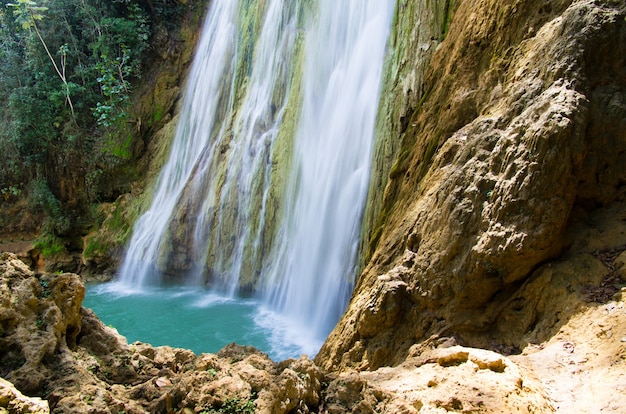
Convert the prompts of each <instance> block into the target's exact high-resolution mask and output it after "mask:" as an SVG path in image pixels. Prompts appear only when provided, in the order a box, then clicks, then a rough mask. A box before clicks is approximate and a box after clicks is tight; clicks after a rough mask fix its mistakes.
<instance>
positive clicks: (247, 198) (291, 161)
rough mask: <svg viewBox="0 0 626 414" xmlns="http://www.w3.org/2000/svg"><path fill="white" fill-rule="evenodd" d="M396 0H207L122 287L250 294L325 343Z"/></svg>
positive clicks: (346, 291) (358, 210) (347, 269)
mask: <svg viewBox="0 0 626 414" xmlns="http://www.w3.org/2000/svg"><path fill="white" fill-rule="evenodd" d="M394 9H395V0H384V1H383V0H368V1H366V0H340V1H337V0H317V1H310V0H301V1H289V2H285V1H283V0H266V1H262V2H255V1H252V0H239V1H235V0H213V1H212V2H211V7H210V10H209V13H208V14H207V17H206V21H205V24H204V28H203V33H202V36H201V40H200V44H199V46H198V49H197V51H196V54H195V57H194V62H193V65H192V69H191V72H190V76H189V80H188V85H187V89H186V92H185V96H184V104H183V108H182V111H181V114H180V118H179V120H178V124H177V130H176V134H175V137H174V140H173V143H172V149H171V153H170V157H169V159H168V161H167V163H166V164H165V166H164V168H163V170H162V172H161V174H160V175H159V178H158V180H157V183H156V186H155V190H154V195H153V201H152V204H151V207H150V208H149V209H148V211H147V212H146V213H145V214H144V215H143V216H142V217H141V218H140V219H139V220H138V221H137V223H136V224H135V226H134V228H133V236H132V239H131V241H130V245H129V247H128V250H127V254H126V257H125V259H124V262H123V265H122V267H121V269H120V275H119V280H120V282H121V283H123V284H125V285H128V286H132V287H136V288H141V286H143V285H147V284H157V283H160V282H161V281H163V280H170V279H171V280H180V281H186V282H188V283H189V282H191V283H203V284H205V285H207V286H209V287H211V288H213V289H215V290H217V291H220V292H222V293H223V294H228V295H233V294H235V293H237V292H249V293H251V294H254V295H257V296H258V297H260V298H262V299H263V301H264V303H266V304H267V308H268V309H270V310H271V311H272V312H274V313H276V314H279V315H282V316H284V317H285V318H286V319H287V320H288V321H289V323H291V324H293V325H300V326H306V327H307V329H306V332H307V333H308V334H309V335H310V338H304V339H303V340H304V341H305V342H315V341H319V339H320V338H321V339H323V337H325V336H326V335H327V334H328V332H329V331H330V329H331V328H332V326H333V325H334V324H335V323H336V322H337V320H338V318H339V316H340V315H341V312H343V310H344V309H345V307H346V306H347V301H348V299H349V295H350V293H351V291H352V288H353V285H354V278H355V264H356V255H357V253H358V252H357V249H358V245H359V240H358V239H359V231H360V225H361V216H362V212H363V207H364V203H365V199H366V192H367V187H368V179H369V169H370V168H369V167H370V158H371V149H372V146H373V138H374V136H373V135H374V132H373V131H374V123H375V117H376V110H377V108H378V95H379V87H380V83H381V73H382V65H383V60H384V53H385V45H386V41H387V37H388V32H389V28H390V25H391V19H392V16H393V11H394Z"/></svg>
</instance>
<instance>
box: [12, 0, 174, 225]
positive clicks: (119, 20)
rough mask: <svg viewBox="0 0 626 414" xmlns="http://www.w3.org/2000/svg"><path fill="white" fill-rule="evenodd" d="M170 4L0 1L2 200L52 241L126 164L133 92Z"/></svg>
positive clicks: (163, 0) (169, 18) (168, 20)
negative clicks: (29, 213) (33, 215)
mask: <svg viewBox="0 0 626 414" xmlns="http://www.w3.org/2000/svg"><path fill="white" fill-rule="evenodd" d="M182 8H183V5H182V4H179V2H178V1H176V0H12V1H2V3H0V62H1V63H2V64H1V65H0V104H1V106H0V108H1V109H0V111H2V114H1V116H2V119H3V122H1V123H0V152H1V153H2V155H3V160H2V162H1V163H0V201H1V202H4V203H9V202H11V201H14V200H17V199H22V200H23V199H28V200H29V203H28V205H29V208H30V209H33V210H36V211H39V212H40V213H41V214H42V216H44V217H46V221H45V223H44V229H43V232H44V233H46V234H48V235H49V236H52V237H55V236H57V235H63V234H64V233H66V232H68V231H69V230H70V228H72V227H75V226H76V220H78V217H81V216H84V213H85V211H88V206H89V205H90V203H93V202H96V201H100V199H101V198H102V197H104V196H103V195H102V194H99V193H98V191H97V190H96V188H97V186H94V185H93V183H94V182H95V181H97V180H98V178H99V177H101V176H102V175H103V174H104V173H105V172H106V171H110V170H111V169H115V168H118V167H119V166H120V165H124V164H128V163H129V161H130V158H132V150H131V145H132V141H133V134H134V131H135V130H136V128H135V126H134V125H133V124H134V123H136V122H137V120H136V119H134V115H133V113H132V106H131V105H130V104H131V97H132V91H133V88H134V87H135V86H136V85H137V84H138V82H139V81H140V79H141V76H142V68H144V67H145V65H146V63H147V62H148V61H149V60H150V57H151V56H153V54H154V53H155V51H154V50H151V47H150V40H151V39H152V38H153V37H154V34H155V31H156V30H157V27H159V26H160V27H163V26H167V25H172V24H176V23H177V21H178V20H177V19H179V18H180V16H181V14H182V13H183V10H182ZM0 224H2V223H0Z"/></svg>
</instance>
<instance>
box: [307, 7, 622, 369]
mask: <svg viewBox="0 0 626 414" xmlns="http://www.w3.org/2000/svg"><path fill="white" fill-rule="evenodd" d="M455 7H456V9H455V11H454V14H453V16H452V22H451V24H450V30H449V32H448V34H447V37H446V38H445V40H444V41H443V42H442V43H441V46H440V47H439V48H438V50H437V51H436V52H435V53H434V55H433V57H432V60H431V62H430V65H429V68H428V70H427V74H426V76H425V77H424V82H423V84H424V89H425V90H426V91H427V93H426V94H425V97H424V100H423V103H422V104H421V105H420V106H419V108H417V109H416V110H415V112H414V113H413V114H412V116H411V118H410V120H409V122H408V123H407V124H406V125H407V126H406V130H405V131H404V132H403V133H402V135H401V140H402V145H401V148H400V149H399V150H398V153H399V155H398V157H397V158H396V160H395V165H394V166H393V168H392V171H390V174H389V177H388V180H387V182H386V186H385V193H384V197H383V199H382V207H381V211H382V213H381V214H380V215H379V220H378V221H379V223H380V226H379V230H380V232H374V231H373V230H372V231H370V233H369V234H368V235H367V236H368V238H369V241H370V246H371V247H372V248H375V250H374V251H373V253H372V255H371V260H370V261H369V262H368V263H367V265H366V266H365V269H364V271H363V273H362V274H361V275H360V277H359V280H358V283H357V286H356V288H355V291H354V294H353V297H352V300H351V303H350V305H349V307H348V310H347V311H346V313H345V314H344V316H343V317H342V319H341V320H340V322H339V324H338V325H337V327H336V328H335V330H334V331H333V332H332V333H331V335H330V336H329V338H328V340H327V342H326V343H325V345H324V346H323V348H322V350H321V351H320V353H319V354H318V356H317V357H316V361H317V362H318V363H319V364H321V365H322V366H323V367H325V368H327V369H331V368H333V369H337V367H339V369H347V368H356V369H370V370H371V369H376V368H378V367H381V366H385V365H397V364H400V363H402V361H403V360H404V359H405V357H406V355H407V354H408V352H409V349H410V348H411V347H412V346H413V345H414V344H416V343H420V342H422V341H425V340H427V339H428V338H430V337H431V336H433V335H434V336H440V335H443V336H455V337H457V338H459V339H461V340H462V341H461V342H460V343H465V344H470V345H476V346H480V347H492V346H493V347H494V348H493V349H500V350H502V352H507V353H508V352H513V353H515V352H520V349H521V347H522V346H524V339H523V337H524V334H523V333H521V329H520V330H517V329H516V335H517V339H516V340H513V339H512V337H511V335H509V336H507V340H504V337H503V335H504V336H505V334H504V331H505V326H504V323H502V324H500V323H499V320H498V317H499V315H503V318H506V317H508V316H509V315H512V314H511V313H507V312H504V311H502V308H503V307H505V306H507V305H506V304H507V303H508V304H510V305H511V307H512V308H514V306H513V305H512V302H507V300H517V301H518V302H519V301H520V300H522V299H525V302H526V303H530V302H532V301H535V300H538V298H532V299H529V298H522V295H520V296H519V299H512V298H513V297H514V296H516V295H515V293H516V291H517V290H518V289H520V288H521V287H523V286H525V283H526V282H527V281H529V280H531V279H532V278H534V275H535V273H534V272H535V271H537V269H538V268H541V266H542V265H543V264H546V263H550V262H552V261H556V260H557V259H561V260H564V259H567V258H568V251H570V250H569V249H572V248H574V247H575V245H576V243H580V242H579V240H583V239H582V237H584V236H582V235H580V234H575V237H581V239H578V238H572V237H571V236H572V235H574V233H572V231H571V230H572V229H573V226H575V225H577V224H576V223H581V225H584V224H585V220H586V219H585V217H584V215H585V214H590V213H591V212H593V211H594V209H598V208H601V207H605V208H608V207H609V206H611V205H623V204H624V203H625V201H624V200H625V196H626V194H625V193H624V186H623V185H622V184H620V183H621V182H624V181H625V180H626V164H624V163H623V162H621V161H619V160H618V158H619V157H618V156H617V155H616V154H623V153H624V152H626V125H625V124H624V119H626V118H625V116H624V114H626V104H625V101H624V96H626V76H625V74H626V72H625V69H624V68H625V67H626V66H625V65H624V56H626V6H625V5H624V4H623V2H613V1H609V0H603V1H599V2H598V1H595V2H594V1H588V0H573V1H557V0H555V1H550V2H548V3H546V2H543V1H535V0H530V1H525V2H516V3H515V4H514V5H512V4H509V3H505V2H498V1H495V0H486V1H477V2H473V1H469V2H460V3H458V5H457V6H455ZM398 30H399V33H403V34H404V35H407V36H408V34H409V33H411V31H412V30H413V27H412V26H407V27H405V28H400V29H398ZM608 45H611V46H608ZM581 212H582V213H581ZM584 240H588V239H584ZM624 244H626V239H624V236H623V235H622V236H621V240H616V241H615V244H614V245H613V246H610V247H612V248H615V247H616V246H619V245H624ZM580 253H581V254H582V252H580ZM584 253H585V254H588V255H589V254H591V255H593V252H592V251H589V250H587V251H585V252H584ZM580 257H582V256H580ZM581 263H586V264H585V266H587V267H589V266H594V265H592V264H591V263H590V262H581ZM395 275H400V279H401V280H402V282H403V284H404V285H403V287H402V293H401V294H391V292H392V290H390V289H388V288H384V289H383V288H381V276H382V277H383V278H390V279H391V278H394V277H395ZM597 282H598V281H597V280H596V283H597ZM576 283H580V285H578V286H576V285H572V286H570V287H569V289H570V290H574V291H576V290H578V289H580V288H582V287H583V286H582V284H583V283H585V282H583V280H582V279H579V280H577V282H576ZM602 283H605V282H602ZM606 283H608V282H606ZM606 283H605V285H606ZM540 286H542V288H543V289H544V290H545V291H546V295H547V297H549V295H550V292H551V290H550V289H548V288H547V287H549V285H545V284H544V285H540ZM600 289H604V291H602V292H599V291H598V292H599V293H598V294H597V295H596V296H597V297H604V298H606V297H608V298H610V296H611V295H609V294H608V293H610V292H611V291H612V292H615V290H612V289H614V288H608V287H607V286H604V285H603V286H601V287H600ZM565 293H567V291H566V292H565ZM568 294H569V293H568ZM598 295H599V296H598ZM542 300H543V299H542ZM545 300H546V302H545V303H546V304H547V303H548V302H547V301H548V299H547V298H546V299H545ZM577 303H578V302H577ZM391 304H393V306H391ZM537 305H539V303H537ZM394 306H397V307H398V309H401V311H399V312H398V311H396V310H394ZM532 306H533V305H531V307H532ZM542 306H543V305H542ZM384 309H389V310H390V313H389V319H385V317H383V315H385V311H384ZM518 313H519V314H520V317H524V318H526V319H525V320H524V326H525V327H526V328H528V329H530V330H531V331H532V330H533V329H534V328H535V327H536V326H537V324H541V323H542V321H543V319H542V318H544V317H545V318H549V314H548V313H535V314H534V316H533V315H531V314H530V313H524V312H518ZM394 315H396V316H394ZM500 327H501V328H502V329H500ZM494 329H495V330H496V331H497V332H494V333H492V331H493V330H494ZM544 339H545V338H544ZM490 340H491V341H492V343H491V344H490V343H489V341H490Z"/></svg>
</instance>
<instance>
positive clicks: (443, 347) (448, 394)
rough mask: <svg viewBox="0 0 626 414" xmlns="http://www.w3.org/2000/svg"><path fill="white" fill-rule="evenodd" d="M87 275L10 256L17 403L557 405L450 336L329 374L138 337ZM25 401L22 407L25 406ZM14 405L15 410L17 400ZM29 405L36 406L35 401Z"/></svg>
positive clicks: (432, 408)
mask: <svg viewBox="0 0 626 414" xmlns="http://www.w3.org/2000/svg"><path fill="white" fill-rule="evenodd" d="M83 296H84V286H83V284H82V283H81V280H80V278H79V277H78V276H76V275H74V274H70V273H66V274H61V275H36V274H34V273H33V272H32V271H31V270H29V269H28V268H27V267H26V265H24V263H22V262H21V261H20V260H18V259H17V257H16V256H14V255H12V254H8V253H3V254H2V255H0V301H1V302H2V313H1V314H0V326H1V329H2V330H1V331H0V370H1V373H2V377H4V378H5V379H6V380H8V381H10V382H12V383H13V384H14V385H15V387H16V388H17V389H19V390H20V391H21V392H22V393H24V394H26V395H29V396H33V397H41V398H43V399H45V400H46V401H41V400H37V399H34V400H32V399H31V400H29V399H27V398H25V397H23V396H22V395H21V394H19V392H18V391H16V390H13V388H12V387H11V385H10V384H8V383H5V382H2V383H0V386H1V387H2V388H1V389H2V390H3V391H2V392H1V393H0V397H1V398H0V407H5V408H7V409H8V410H9V412H42V413H44V412H48V406H47V404H49V408H50V412H55V413H78V412H80V413H83V412H89V413H119V412H125V413H146V412H149V413H172V412H177V413H210V412H227V413H228V412H230V413H235V412H244V413H246V412H249V413H251V412H259V413H288V412H293V413H308V412H328V413H344V412H355V413H356V412H359V413H369V412H385V413H416V412H440V411H442V410H458V409H463V410H474V411H479V412H494V413H495V412H503V411H510V410H515V411H517V412H551V411H552V409H551V405H550V402H549V401H548V400H547V399H546V396H545V392H544V391H542V388H541V385H540V383H538V382H537V381H534V380H533V379H532V378H531V377H529V376H527V375H526V374H525V373H524V372H523V371H522V370H521V369H520V368H518V367H517V366H516V365H515V364H514V363H513V362H511V361H510V360H509V359H507V358H506V357H503V356H502V355H499V354H496V353H493V352H489V351H482V350H477V349H470V348H463V347H459V346H453V347H449V345H450V343H449V342H446V341H444V340H438V341H430V342H429V343H425V344H422V345H420V346H416V347H414V348H412V354H411V355H410V356H409V358H408V359H407V360H406V362H405V363H404V364H402V365H400V366H398V367H395V368H381V369H379V370H376V371H373V372H361V373H359V372H355V371H351V372H343V373H326V372H324V371H323V370H321V369H320V368H319V367H317V366H316V365H315V364H314V363H313V362H312V361H311V360H310V359H309V358H307V357H306V356H303V357H301V358H299V359H290V360H286V361H282V362H278V363H276V362H274V361H272V360H270V359H269V357H268V356H267V355H266V354H264V353H262V352H260V351H258V350H256V349H254V348H251V347H243V346H239V345H235V344H232V345H229V346H227V347H225V348H224V349H222V350H221V351H220V352H219V353H217V354H216V355H212V354H202V355H199V356H197V355H195V354H194V353H192V352H191V351H188V350H184V349H175V348H170V347H157V348H155V347H152V346H150V345H147V344H142V343H135V344H131V345H129V344H127V343H126V340H125V339H124V338H123V337H121V336H120V335H119V334H117V332H116V331H115V330H114V329H113V328H110V327H106V326H104V325H103V324H102V322H100V321H99V320H98V319H97V317H96V316H95V315H94V314H93V312H91V311H90V310H88V309H84V308H81V302H82V298H83ZM27 404H30V405H28V407H30V408H25V409H23V408H20V409H19V410H22V411H19V410H18V409H17V408H16V407H26V406H27ZM11 410H13V411H11ZM24 410H26V411H24Z"/></svg>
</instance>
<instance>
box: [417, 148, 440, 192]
mask: <svg viewBox="0 0 626 414" xmlns="http://www.w3.org/2000/svg"><path fill="white" fill-rule="evenodd" d="M438 146H439V139H438V138H434V139H432V140H431V141H430V142H429V143H428V146H427V147H426V150H425V151H424V155H423V157H422V162H421V163H420V169H419V173H418V174H417V177H418V180H417V181H418V182H420V181H422V179H423V178H424V176H425V175H426V173H427V172H428V167H430V163H431V161H432V158H433V156H434V155H435V152H437V147H438Z"/></svg>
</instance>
